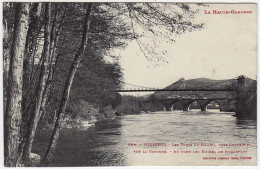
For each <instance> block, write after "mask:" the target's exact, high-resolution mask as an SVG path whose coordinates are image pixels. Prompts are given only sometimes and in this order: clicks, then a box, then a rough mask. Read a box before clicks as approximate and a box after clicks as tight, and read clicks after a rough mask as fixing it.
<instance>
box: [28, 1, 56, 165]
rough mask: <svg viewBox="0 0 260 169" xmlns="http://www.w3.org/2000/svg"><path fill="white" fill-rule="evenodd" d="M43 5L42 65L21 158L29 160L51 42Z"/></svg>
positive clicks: (49, 9)
mask: <svg viewBox="0 0 260 169" xmlns="http://www.w3.org/2000/svg"><path fill="white" fill-rule="evenodd" d="M45 5H46V7H45V28H44V47H43V53H42V65H41V71H40V76H39V82H38V86H37V88H36V95H35V100H34V102H33V108H32V113H31V114H30V118H29V126H28V131H27V136H26V141H25V147H24V150H23V158H24V160H25V161H29V158H30V154H31V149H32V143H33V139H34V135H35V131H36V128H37V125H38V122H39V119H40V116H41V114H40V107H41V103H42V98H43V93H44V90H45V86H46V80H47V77H48V76H47V75H48V64H49V53H50V43H51V42H50V36H51V35H50V33H51V29H50V28H51V27H50V23H51V19H50V13H51V4H50V3H46V4H45Z"/></svg>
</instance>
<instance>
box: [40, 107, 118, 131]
mask: <svg viewBox="0 0 260 169" xmlns="http://www.w3.org/2000/svg"><path fill="white" fill-rule="evenodd" d="M80 110H82V111H81V112H80ZM80 110H79V111H77V112H75V111H73V110H72V109H69V110H68V112H67V113H66V115H65V118H64V120H63V123H62V128H65V129H72V128H77V129H86V128H88V127H90V126H93V125H95V123H97V122H102V121H104V120H113V119H115V118H116V117H117V113H116V110H114V109H112V108H111V107H110V106H109V107H105V108H103V109H98V108H96V107H94V106H92V105H91V106H89V105H86V107H84V108H83V109H80ZM86 110H87V111H86ZM55 121H56V118H54V119H52V120H51V121H50V120H45V121H44V120H42V121H41V123H40V125H39V127H38V132H42V131H52V130H53V129H54V125H55Z"/></svg>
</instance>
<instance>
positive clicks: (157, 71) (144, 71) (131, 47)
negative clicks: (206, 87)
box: [117, 4, 257, 88]
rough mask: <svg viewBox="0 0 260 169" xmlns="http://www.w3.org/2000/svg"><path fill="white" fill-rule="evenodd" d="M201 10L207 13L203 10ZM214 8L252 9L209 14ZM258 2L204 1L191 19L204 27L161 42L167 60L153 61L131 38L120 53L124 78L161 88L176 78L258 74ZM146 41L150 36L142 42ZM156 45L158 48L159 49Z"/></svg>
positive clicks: (250, 76)
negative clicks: (201, 23) (148, 58)
mask: <svg viewBox="0 0 260 169" xmlns="http://www.w3.org/2000/svg"><path fill="white" fill-rule="evenodd" d="M205 10H207V11H210V12H211V14H205ZM213 10H218V11H227V10H228V11H230V10H237V11H241V10H242V11H252V13H251V14H231V13H230V14H213ZM256 11H257V6H256V5H255V4H209V6H207V7H200V12H199V13H198V14H197V15H196V20H195V21H196V22H203V23H204V24H205V29H202V30H199V31H194V32H188V33H185V34H183V35H181V36H178V37H176V38H175V41H176V42H175V43H173V44H167V43H162V44H159V45H160V49H161V50H167V56H165V58H166V60H167V61H168V63H164V62H160V64H159V66H156V67H155V66H154V65H153V64H152V63H151V62H149V61H148V60H147V59H146V58H145V57H144V55H143V53H142V52H141V51H140V49H139V46H138V45H137V43H136V41H131V42H129V44H128V47H127V48H126V49H124V50H119V51H117V54H118V55H120V56H121V60H120V63H121V66H122V69H123V73H124V81H125V82H127V83H131V84H136V85H140V86H147V87H158V88H164V87H166V86H168V85H170V84H172V83H174V82H175V81H177V80H178V79H180V78H185V79H193V78H201V77H204V78H210V79H232V78H234V77H237V76H239V75H245V76H247V77H249V78H252V79H256V76H257V74H256V73H257V12H256ZM147 44H149V40H148V41H147ZM160 49H159V50H160Z"/></svg>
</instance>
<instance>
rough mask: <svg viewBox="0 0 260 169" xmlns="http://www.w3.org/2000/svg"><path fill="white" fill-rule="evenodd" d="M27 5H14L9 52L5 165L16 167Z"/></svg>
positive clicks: (27, 17) (27, 18)
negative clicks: (12, 32) (12, 30)
mask: <svg viewBox="0 0 260 169" xmlns="http://www.w3.org/2000/svg"><path fill="white" fill-rule="evenodd" d="M29 7H30V5H29V3H17V4H16V5H15V22H14V34H13V40H12V41H13V42H12V47H11V51H10V66H9V75H8V90H7V101H6V112H5V165H6V166H10V167H15V166H16V165H17V158H18V149H19V140H20V138H19V136H20V126H21V120H22V118H21V117H22V113H21V101H22V76H23V58H24V50H25V42H26V34H27V30H28V24H29V22H28V20H29Z"/></svg>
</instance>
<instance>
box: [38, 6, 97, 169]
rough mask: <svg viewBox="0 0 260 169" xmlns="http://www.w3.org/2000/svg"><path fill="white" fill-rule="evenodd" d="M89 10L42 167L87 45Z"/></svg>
mask: <svg viewBox="0 0 260 169" xmlns="http://www.w3.org/2000/svg"><path fill="white" fill-rule="evenodd" d="M91 8H92V4H91V3H89V4H88V8H87V11H86V17H85V22H84V27H83V35H82V41H81V45H80V48H79V50H78V52H77V53H76V55H75V57H74V61H73V63H72V65H71V68H70V71H69V76H68V78H67V81H66V83H65V87H64V91H63V95H62V99H61V104H60V108H59V111H58V113H57V120H56V123H55V127H54V130H53V133H52V137H51V140H50V144H49V146H48V149H47V152H46V154H45V156H44V158H43V160H42V164H41V165H42V166H46V165H48V164H49V162H50V160H51V156H52V154H53V152H54V150H55V148H56V144H57V141H58V138H59V134H60V130H61V124H62V122H63V118H64V114H65V109H66V106H67V103H68V99H69V95H70V89H71V86H72V82H73V79H74V76H75V73H76V71H77V68H78V66H79V63H80V60H81V58H82V55H83V53H84V50H85V48H86V45H87V41H88V35H89V26H90V14H91Z"/></svg>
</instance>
